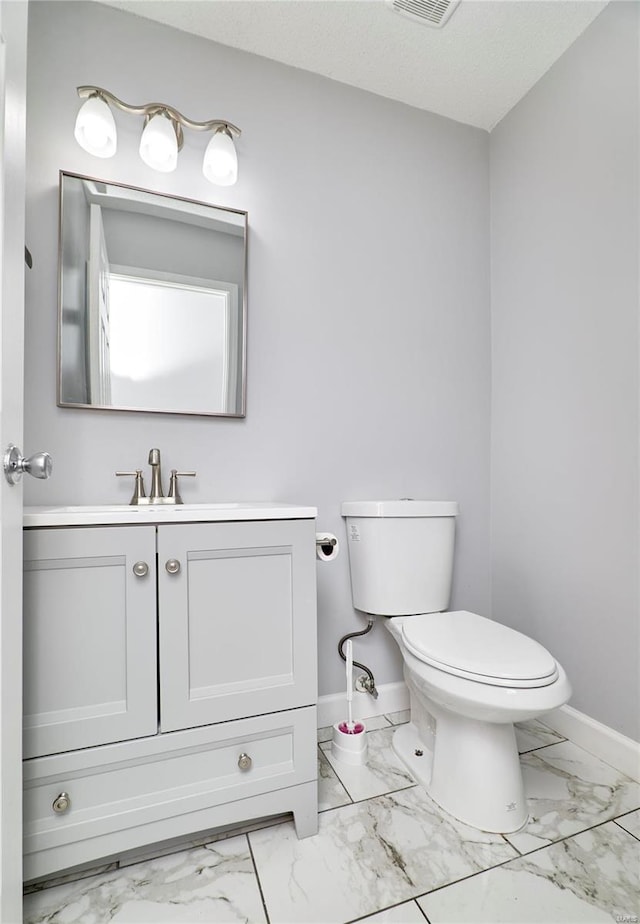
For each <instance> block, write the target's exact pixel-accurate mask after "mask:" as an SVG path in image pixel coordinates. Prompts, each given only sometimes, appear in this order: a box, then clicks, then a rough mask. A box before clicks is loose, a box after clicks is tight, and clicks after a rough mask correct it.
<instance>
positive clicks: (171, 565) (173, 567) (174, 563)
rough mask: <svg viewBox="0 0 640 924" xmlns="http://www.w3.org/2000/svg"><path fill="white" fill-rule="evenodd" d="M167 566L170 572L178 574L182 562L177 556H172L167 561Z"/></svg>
mask: <svg viewBox="0 0 640 924" xmlns="http://www.w3.org/2000/svg"><path fill="white" fill-rule="evenodd" d="M165 568H166V569H167V571H168V572H169V574H177V573H178V571H179V570H180V562H179V561H178V559H177V558H170V559H169V561H168V562H167V563H166V565H165Z"/></svg>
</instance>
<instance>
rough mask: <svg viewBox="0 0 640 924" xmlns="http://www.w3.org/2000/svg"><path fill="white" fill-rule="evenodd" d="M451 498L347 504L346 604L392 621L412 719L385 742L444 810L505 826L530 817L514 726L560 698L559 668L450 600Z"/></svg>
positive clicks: (524, 640)
mask: <svg viewBox="0 0 640 924" xmlns="http://www.w3.org/2000/svg"><path fill="white" fill-rule="evenodd" d="M457 513H458V505H457V504H456V503H455V502H453V501H420V500H400V501H353V502H348V503H344V504H343V505H342V515H343V517H345V519H346V527H347V539H348V546H349V563H350V569H351V593H352V596H353V605H354V606H355V608H356V609H358V610H362V611H363V612H365V613H369V614H377V615H380V616H389V617H394V618H391V619H389V620H388V621H387V623H386V625H387V628H388V629H389V631H390V632H391V634H392V635H393V637H394V638H395V640H396V641H397V643H398V645H399V646H400V651H401V652H402V657H403V659H404V676H405V680H406V682H407V686H408V687H409V692H410V696H411V722H410V723H409V724H408V725H403V726H400V727H399V728H398V730H397V731H396V732H395V735H394V738H393V746H394V749H395V751H396V753H397V754H398V756H399V757H400V758H401V760H402V761H403V762H404V763H405V764H406V766H407V767H408V768H409V770H410V772H411V773H412V775H413V776H414V777H415V778H416V779H417V780H418V782H420V783H421V784H422V785H423V786H424V787H425V788H426V789H427V791H428V792H429V794H430V796H431V797H432V798H433V799H434V800H435V801H436V802H437V803H438V804H439V805H441V806H442V808H443V809H445V810H446V811H447V812H449V814H451V815H453V816H454V817H455V818H458V819H459V820H460V821H463V822H465V823H466V824H469V825H472V826H473V827H476V828H480V829H481V830H483V831H493V832H498V833H503V834H506V833H507V832H510V831H517V830H518V829H519V828H521V827H522V826H523V825H524V824H525V823H526V821H527V806H526V800H525V796H524V792H523V785H522V773H521V770H520V761H519V757H518V748H517V745H516V739H515V732H514V728H513V723H514V722H520V721H523V720H525V719H532V718H535V717H536V716H539V715H541V714H542V713H545V712H549V711H550V710H551V709H555V708H557V707H558V706H561V705H563V704H564V703H566V702H567V701H568V699H569V697H570V696H571V686H570V684H569V681H568V680H567V676H566V674H565V672H564V670H563V669H562V667H561V666H560V665H559V664H558V662H557V661H555V659H554V658H553V657H552V655H550V654H549V652H548V651H547V650H546V649H545V648H543V647H542V645H539V644H538V643H537V642H534V641H533V639H530V638H528V637H527V636H526V635H523V634H522V633H520V632H516V631H515V630H514V629H509V628H507V627H506V626H503V625H501V624H500V623H497V622H495V621H493V620H491V619H486V618H485V617H483V616H478V615H476V614H475V613H469V612H467V611H466V610H460V611H456V612H443V611H444V610H445V609H446V607H447V606H448V604H449V596H450V591H451V575H452V571H453V548H454V535H455V517H456V515H457Z"/></svg>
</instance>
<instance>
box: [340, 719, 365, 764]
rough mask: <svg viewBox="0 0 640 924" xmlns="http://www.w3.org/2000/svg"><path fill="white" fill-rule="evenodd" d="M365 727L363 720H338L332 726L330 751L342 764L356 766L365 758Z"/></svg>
mask: <svg viewBox="0 0 640 924" xmlns="http://www.w3.org/2000/svg"><path fill="white" fill-rule="evenodd" d="M366 732H367V729H366V727H365V725H364V723H363V722H339V723H338V724H337V725H334V726H333V738H332V740H331V753H332V755H333V757H334V759H335V760H337V761H340V762H341V763H343V764H352V765H353V766H357V765H358V764H363V763H364V762H365V761H366V759H367V734H366Z"/></svg>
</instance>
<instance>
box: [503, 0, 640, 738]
mask: <svg viewBox="0 0 640 924" xmlns="http://www.w3.org/2000/svg"><path fill="white" fill-rule="evenodd" d="M638 14H639V7H638V4H636V3H612V4H611V5H610V6H609V7H607V8H606V9H605V11H604V12H603V13H602V14H601V15H600V16H599V17H598V19H597V20H596V21H595V22H594V24H593V25H592V26H591V27H590V28H589V29H588V30H587V31H586V32H585V33H584V34H583V35H582V36H581V37H580V38H579V39H578V40H577V41H576V42H575V44H574V45H573V46H572V47H571V48H570V49H569V50H568V51H567V52H566V53H565V55H563V57H562V58H561V59H560V60H559V61H558V62H557V63H556V65H555V66H554V67H553V68H552V69H551V70H550V71H549V72H548V73H547V75H546V76H545V77H544V78H543V79H542V80H541V81H540V82H539V83H538V84H537V85H536V86H535V87H534V88H533V90H532V91H531V92H530V93H529V94H528V95H527V96H526V97H525V99H524V100H522V101H521V102H520V103H519V105H518V106H516V108H515V109H514V110H513V111H512V112H511V113H510V114H509V115H508V116H507V117H506V118H505V119H504V120H503V121H502V122H501V123H500V125H499V126H498V127H497V129H496V130H495V131H494V132H493V134H492V136H491V205H492V208H491V224H492V354H493V402H492V427H493V441H492V543H493V614H494V616H495V618H496V619H498V620H499V621H501V622H504V623H507V624H510V625H513V626H515V627H516V628H522V629H523V630H524V631H525V632H527V633H528V634H530V635H533V636H534V637H536V638H538V639H539V640H540V641H541V642H542V643H543V644H545V645H546V646H547V647H549V648H550V650H551V651H552V652H554V654H555V655H556V657H557V658H558V659H559V660H560V661H561V663H562V664H563V665H564V667H565V669H566V670H567V672H568V674H569V676H570V678H571V681H572V683H573V686H574V697H573V700H572V705H573V706H575V708H577V709H579V710H581V711H583V712H585V713H587V714H588V715H590V716H592V717H593V718H595V719H598V720H599V721H601V722H604V723H605V724H607V725H610V726H612V727H613V728H616V729H618V730H619V731H621V732H622V733H624V734H627V735H630V736H632V737H634V738H636V739H637V738H639V737H640V733H639V728H638V678H639V665H638V655H639V644H638V253H639V240H638V205H639V198H638V192H639V190H638V163H639V150H638V117H639V116H638V113H639V111H640V106H639V100H638V34H639V31H638V30H639V23H638Z"/></svg>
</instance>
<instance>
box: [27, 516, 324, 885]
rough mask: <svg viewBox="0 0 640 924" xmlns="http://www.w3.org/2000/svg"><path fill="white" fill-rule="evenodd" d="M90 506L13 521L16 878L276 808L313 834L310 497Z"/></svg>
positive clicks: (275, 811)
mask: <svg viewBox="0 0 640 924" xmlns="http://www.w3.org/2000/svg"><path fill="white" fill-rule="evenodd" d="M79 509H80V510H81V508H79ZM96 509H97V508H96ZM107 509H108V510H109V511H110V514H109V515H108V514H107V513H105V514H104V515H103V516H102V517H100V516H98V515H96V517H95V519H92V518H91V517H88V519H87V517H86V516H83V515H81V514H80V513H77V512H76V513H75V515H74V514H73V512H69V511H67V515H66V517H65V516H64V515H63V514H60V515H59V516H58V517H56V514H55V513H54V512H52V511H50V512H49V514H48V515H45V514H38V513H37V512H33V513H29V512H27V516H26V517H25V523H26V525H27V527H28V528H27V529H25V554H24V560H25V572H24V573H25V581H24V638H25V645H24V657H25V661H24V677H25V686H24V705H25V708H24V747H25V749H24V756H25V758H26V759H25V762H24V822H25V824H24V845H25V879H33V878H37V877H40V876H44V875H47V874H49V873H52V872H55V871H58V870H62V869H65V868H68V867H72V866H75V865H78V864H85V863H88V862H91V861H93V860H99V859H102V858H107V857H111V856H114V855H117V854H119V853H122V852H125V851H127V850H131V849H135V848H140V847H144V846H146V845H150V844H153V843H155V842H158V841H161V840H167V839H171V838H177V837H182V836H184V835H189V834H194V835H196V834H198V833H200V832H206V831H208V830H210V829H214V828H218V827H222V826H228V825H231V824H234V823H236V822H238V823H239V822H246V821H250V820H251V819H253V818H257V817H263V816H267V815H271V814H279V813H283V812H293V814H294V820H295V824H296V830H297V833H298V836H300V837H304V836H307V835H310V834H314V833H315V832H316V830H317V760H316V725H317V723H316V708H315V707H316V701H317V692H316V691H317V679H316V677H317V667H316V616H315V614H316V594H315V520H314V518H313V517H314V516H315V510H314V509H313V508H290V509H289V508H287V507H286V506H280V507H277V508H274V510H276V511H277V515H276V516H268V514H269V513H271V511H270V510H269V511H268V510H265V509H261V508H260V507H256V508H255V509H254V508H252V507H251V506H250V505H246V506H245V507H241V508H240V509H239V510H238V509H234V508H233V507H232V506H231V505H229V506H228V508H223V509H222V512H221V511H220V509H218V508H212V509H211V510H210V511H208V510H207V509H206V508H205V507H198V508H196V507H195V505H194V507H193V509H191V510H190V509H189V508H188V507H187V505H185V507H184V508H183V509H181V510H179V511H165V510H161V511H154V510H145V511H144V512H142V511H139V510H136V509H135V508H133V509H131V510H129V511H127V510H123V511H121V517H122V518H121V519H119V518H118V517H114V515H113V508H107ZM172 514H173V515H172ZM207 517H208V518H209V519H210V520H211V519H217V518H219V517H224V519H223V520H221V521H220V520H219V521H217V522H210V521H207ZM232 517H234V518H235V519H232ZM258 517H263V518H262V519H258ZM69 520H70V521H71V522H68V521H69ZM105 520H106V524H105V523H104V522H101V521H105ZM74 521H77V522H74ZM195 521H197V522H195ZM58 524H60V525H58Z"/></svg>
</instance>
